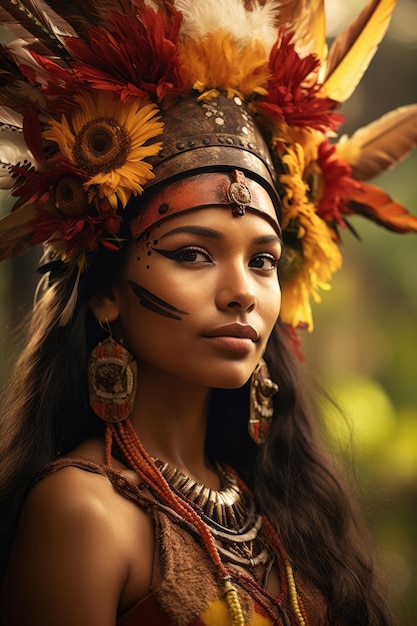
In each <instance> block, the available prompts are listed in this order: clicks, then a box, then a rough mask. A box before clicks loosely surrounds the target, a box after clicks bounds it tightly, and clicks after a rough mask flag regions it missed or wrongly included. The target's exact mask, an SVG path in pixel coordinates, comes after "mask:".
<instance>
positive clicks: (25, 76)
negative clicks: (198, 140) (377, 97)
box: [0, 0, 417, 328]
mask: <svg viewBox="0 0 417 626" xmlns="http://www.w3.org/2000/svg"><path fill="white" fill-rule="evenodd" d="M394 5H395V0H371V1H370V2H369V4H368V5H367V6H366V7H365V8H364V9H363V11H362V13H361V14H360V15H359V17H358V18H357V19H356V20H355V21H354V22H352V24H350V26H349V27H348V28H347V30H346V31H345V32H344V33H343V34H342V35H340V36H339V37H338V38H337V39H336V40H335V42H334V43H333V45H332V47H331V49H330V51H329V53H328V54H327V48H326V41H325V15H324V0H308V1H307V0H303V1H301V2H300V1H299V0H271V1H268V0H228V1H227V2H224V0H153V1H151V0H100V2H98V1H97V0H89V1H88V2H87V0H73V1H66V2H61V1H60V0H13V1H11V0H0V7H1V8H0V18H1V20H2V23H3V26H5V27H6V28H8V29H10V30H11V31H12V32H13V33H14V34H15V35H16V37H17V39H16V40H15V41H13V42H12V43H10V44H8V45H2V47H1V61H0V131H1V147H0V163H1V169H0V186H1V188H3V189H6V188H8V189H10V190H11V195H12V196H15V197H16V198H17V202H16V204H15V206H14V208H13V210H12V212H11V213H10V214H9V215H7V216H6V217H5V218H3V219H2V220H1V221H0V258H1V259H5V258H10V257H12V256H14V255H16V254H19V253H21V252H24V251H25V250H26V249H27V248H28V247H29V246H32V245H33V244H37V243H45V242H46V243H48V244H49V245H50V246H53V247H54V249H55V251H56V254H57V255H58V256H59V257H60V258H61V260H62V262H63V263H64V264H66V266H68V270H69V271H72V270H73V269H74V266H75V267H76V266H78V268H79V269H83V268H84V266H85V264H86V263H87V262H88V255H89V254H90V253H92V252H94V251H95V250H96V249H97V248H98V247H100V246H104V247H107V248H110V249H118V248H119V247H120V245H121V244H122V241H121V237H120V232H121V226H122V224H123V220H124V212H125V207H126V205H127V204H128V203H129V201H130V200H131V198H132V197H134V196H140V195H141V194H142V192H143V190H144V189H145V188H146V187H149V186H150V185H152V184H153V182H155V180H156V181H157V182H158V181H159V178H158V175H159V174H158V171H159V170H158V163H160V162H161V161H163V159H164V156H163V155H164V150H165V148H166V144H167V133H168V131H167V128H168V126H169V121H170V118H171V117H174V112H175V111H176V110H177V107H178V106H179V105H181V106H182V105H183V103H184V101H185V100H187V101H188V102H190V101H191V102H194V103H198V105H199V107H200V109H201V107H205V113H204V114H205V116H206V117H210V116H213V115H214V116H215V117H216V115H217V113H218V115H219V116H221V111H220V112H218V99H220V98H222V99H225V98H227V99H228V100H230V101H232V100H233V101H235V102H237V103H238V104H239V105H242V104H243V105H244V107H245V111H246V112H244V113H241V115H243V116H244V119H246V120H247V121H248V124H247V126H248V127H250V124H251V123H252V122H253V123H254V124H255V126H256V127H257V128H260V129H261V133H262V135H263V139H264V141H265V142H266V143H267V146H268V150H269V153H270V156H271V160H272V163H271V161H269V155H268V157H266V158H265V159H264V160H265V163H266V167H267V169H268V168H269V170H271V171H272V178H273V179H275V184H276V187H277V190H278V193H279V195H280V197H281V201H282V228H283V237H284V244H285V250H286V254H285V257H286V263H285V265H284V267H283V269H282V272H281V282H282V290H283V299H282V311H281V318H282V320H283V321H284V322H286V323H288V324H290V325H291V326H293V327H297V326H300V325H307V326H308V327H310V328H311V327H312V316H311V308H310V298H311V297H313V298H314V299H319V291H320V289H326V288H327V286H328V282H329V279H330V277H331V275H332V274H333V272H335V271H336V270H337V269H338V268H339V267H340V265H341V255H340V250H339V246H338V243H339V239H340V232H341V230H343V228H345V227H346V226H347V225H348V220H349V216H350V215H352V214H355V213H356V214H361V215H364V216H365V217H368V218H370V219H372V220H373V221H375V222H377V223H378V224H381V225H383V226H385V227H386V228H388V229H390V230H393V231H396V232H401V233H404V232H410V231H417V218H416V217H414V216H412V215H410V214H409V213H408V212H407V211H406V210H405V208H404V207H402V206H401V205H400V204H398V203H397V202H395V201H394V200H392V199H391V198H390V197H389V196H388V195H387V194H385V193H384V192H383V191H382V190H380V189H378V188H376V187H373V186H371V185H369V184H368V183H367V182H366V181H368V180H369V179H370V178H372V177H373V176H376V175H377V174H379V173H381V172H382V171H384V170H385V169H387V168H389V167H391V166H393V165H394V164H395V163H397V162H398V161H399V160H400V159H402V158H403V157H405V156H406V155H407V153H408V152H409V151H410V150H411V149H412V148H414V146H415V145H416V143H417V105H411V106H406V107H402V108H399V109H397V110H396V111H394V112H392V113H389V114H387V115H385V116H384V117H382V118H381V119H380V120H379V121H377V122H374V123H373V124H370V125H369V126H367V127H365V128H362V129H360V130H358V131H357V132H356V133H354V134H353V136H352V137H350V138H346V137H342V138H341V139H340V140H339V141H337V137H336V131H337V129H338V128H339V127H340V125H341V124H342V122H343V118H342V116H341V115H340V114H339V113H337V108H338V106H339V105H340V104H341V103H342V102H344V101H345V100H346V99H347V98H348V97H349V96H350V95H351V94H352V92H353V91H354V89H355V87H356V86H357V84H358V82H359V80H360V79H361V77H362V75H363V73H364V71H365V70H366V68H367V66H368V64H369V62H370V60H371V58H372V57H373V55H374V53H375V51H376V49H377V46H378V44H379V42H380V40H381V39H382V37H383V35H384V34H385V31H386V29H387V27H388V24H389V21H390V17H391V14H392V11H393V8H394ZM216 107H217V108H216ZM216 119H217V122H218V127H217V130H218V133H219V141H220V137H222V138H223V139H222V141H223V143H224V144H225V146H226V144H227V143H229V144H233V145H234V147H236V144H237V143H238V141H237V139H236V138H235V137H234V136H232V135H231V136H228V135H227V133H223V134H221V133H222V131H223V130H224V129H223V128H222V123H223V122H222V119H221V117H217V118H216ZM187 124H188V121H187ZM242 128H243V127H242ZM245 128H246V127H245ZM170 132H171V131H170ZM245 132H247V129H246V131H245ZM243 134H244V132H243V130H242V137H241V139H240V144H239V146H237V147H239V148H243V150H241V154H243V152H245V153H246V152H251V151H252V152H253V153H254V154H258V156H259V153H258V152H257V146H255V147H254V146H252V144H251V142H250V141H246V143H245V137H244V136H243ZM169 139H170V141H172V132H171V137H170V138H169ZM174 139H175V138H174ZM193 142H194V140H189V141H188V143H187V145H186V148H187V151H189V150H191V149H194V144H193ZM178 146H179V147H178ZM184 146H185V144H184V143H180V144H178V143H177V150H178V151H180V152H181V151H183V150H184ZM226 147H227V146H226ZM184 158H185V157H184ZM155 177H156V178H155ZM138 206H140V202H139V203H138Z"/></svg>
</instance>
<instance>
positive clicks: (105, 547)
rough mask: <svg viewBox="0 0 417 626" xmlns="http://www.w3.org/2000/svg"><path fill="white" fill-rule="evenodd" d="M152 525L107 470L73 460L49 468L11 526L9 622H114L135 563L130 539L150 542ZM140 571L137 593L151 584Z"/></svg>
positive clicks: (45, 625) (7, 589)
mask: <svg viewBox="0 0 417 626" xmlns="http://www.w3.org/2000/svg"><path fill="white" fill-rule="evenodd" d="M134 532H135V533H136V535H134ZM151 533H152V527H151V523H150V520H149V518H148V516H147V514H146V513H145V512H144V511H142V510H141V509H140V508H138V507H137V506H135V505H134V504H133V503H132V502H130V501H128V500H127V499H126V498H123V496H121V495H120V494H119V493H117V492H116V491H115V490H114V489H113V487H112V484H111V483H110V481H109V480H108V478H107V477H106V476H105V475H102V474H97V473H94V472H86V471H83V470H82V469H79V468H77V467H71V466H70V467H65V468H63V469H60V470H59V471H56V472H53V473H51V474H49V475H48V476H46V477H45V478H44V479H43V480H41V481H40V482H39V483H38V484H37V485H36V486H35V487H34V488H33V489H32V490H31V491H30V493H29V494H28V497H27V500H26V502H25V505H24V508H23V510H22V514H21V519H20V522H19V526H18V529H17V532H16V537H15V541H14V546H13V550H12V554H11V559H10V564H9V567H8V572H7V576H6V586H5V592H4V594H3V597H6V595H7V601H6V604H7V605H8V606H7V611H9V613H12V614H13V615H14V616H15V615H16V614H17V615H18V616H19V617H18V618H16V617H14V619H13V620H12V621H11V622H10V623H11V624H16V625H19V626H20V624H24V623H29V622H30V623H31V624H33V625H35V624H42V626H49V624H51V625H52V624H53V623H55V624H56V623H60V624H62V625H64V624H65V625H66V624H67V623H68V624H70V623H71V624H74V623H77V625H79V626H83V625H84V624H88V625H89V626H94V625H95V624H100V625H101V626H107V624H108V625H109V626H110V625H114V623H115V622H114V616H115V615H116V614H117V611H118V609H120V607H123V604H124V601H123V597H124V593H125V587H126V584H127V582H128V580H129V577H130V574H129V572H130V570H131V567H132V562H131V559H132V546H131V545H130V542H131V540H133V541H138V539H137V538H136V537H140V538H141V543H142V545H148V544H149V543H151V542H152V535H151ZM139 548H140V545H139ZM144 572H145V573H146V575H145V574H144V576H143V579H140V580H139V581H138V584H136V586H135V589H134V593H135V594H136V595H139V596H140V595H141V594H142V592H146V591H147V590H148V587H147V585H148V578H149V577H150V576H149V575H148V574H147V569H146V567H145V568H144ZM22 600H24V602H23V603H22ZM22 605H24V606H22ZM62 611H65V612H66V617H65V618H64V617H63V615H62V614H61V613H62ZM110 616H111V617H110ZM7 623H9V622H7Z"/></svg>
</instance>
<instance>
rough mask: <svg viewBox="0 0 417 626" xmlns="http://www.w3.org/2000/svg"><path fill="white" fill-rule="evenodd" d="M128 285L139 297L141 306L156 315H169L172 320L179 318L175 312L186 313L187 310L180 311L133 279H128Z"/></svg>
mask: <svg viewBox="0 0 417 626" xmlns="http://www.w3.org/2000/svg"><path fill="white" fill-rule="evenodd" d="M127 282H128V285H129V286H130V287H131V289H132V291H133V293H134V294H135V296H136V297H137V298H138V299H139V301H140V303H141V305H142V306H144V307H145V308H146V309H149V310H150V311H153V312H154V313H157V314H158V315H163V316H164V317H169V318H170V319H172V320H181V317H179V315H175V314H176V313H180V314H181V315H188V313H187V311H181V309H177V307H175V306H173V305H172V304H169V302H165V300H162V299H161V298H158V296H156V295H155V294H154V293H152V292H151V291H148V289H145V288H144V287H141V285H138V284H137V283H135V282H134V281H133V280H128V281H127Z"/></svg>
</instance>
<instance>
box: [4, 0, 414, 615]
mask: <svg viewBox="0 0 417 626" xmlns="http://www.w3.org/2000/svg"><path fill="white" fill-rule="evenodd" d="M364 4H365V2H364V1H362V0H328V2H327V5H328V6H327V14H328V30H329V34H330V37H331V36H332V35H334V34H336V33H338V32H340V31H341V30H342V28H343V27H344V25H345V24H347V23H348V21H349V20H350V19H351V18H352V17H353V16H355V15H356V14H357V13H358V11H359V10H360V9H361V8H362V7H363V6H364ZM416 24H417V0H399V1H398V5H397V8H396V10H395V12H394V18H393V20H392V23H391V26H390V28H389V31H388V34H387V36H386V38H385V40H384V42H383V43H382V44H381V46H380V49H379V51H378V53H377V55H376V57H375V58H374V60H373V62H372V64H371V66H370V68H369V69H368V71H367V73H366V75H365V78H364V79H363V81H362V83H361V85H360V86H359V87H358V88H357V90H356V92H355V94H354V95H353V96H352V97H351V98H350V99H349V101H348V102H347V103H345V105H344V106H343V109H342V112H343V113H344V114H345V115H346V117H347V122H346V124H345V126H344V127H343V128H342V133H344V132H346V133H348V134H351V133H352V132H354V130H356V129H357V128H359V127H361V126H363V125H365V124H367V123H368V122H370V121H372V120H374V119H376V118H377V117H379V116H380V115H382V114H384V113H386V112H388V111H389V110H391V109H394V108H396V107H397V106H400V105H402V104H409V103H412V102H417V27H416ZM374 182H375V183H376V184H380V185H381V186H383V187H384V189H386V190H387V191H388V192H389V193H391V195H392V196H393V197H395V198H396V199H398V200H399V201H401V202H402V203H404V204H405V205H406V206H407V207H408V208H409V209H410V210H411V211H412V212H414V213H415V214H417V151H416V154H413V155H412V156H411V157H409V158H408V159H407V160H406V161H404V162H403V163H401V164H400V165H399V166H398V167H397V169H396V170H394V171H391V172H388V173H386V174H384V175H383V176H381V177H380V178H379V179H378V180H375V181H374ZM4 197H5V196H4V194H2V200H3V198H4ZM10 206H11V203H10V202H9V201H8V200H7V199H6V200H5V201H3V202H2V211H5V210H6V209H7V207H10ZM351 221H352V224H353V226H354V227H355V228H356V230H357V231H359V233H360V235H361V241H358V240H356V239H355V238H354V237H353V236H352V235H351V234H350V233H349V232H345V233H343V256H344V267H343V269H342V270H341V271H340V272H339V273H338V274H337V275H336V276H335V277H334V279H333V284H332V289H331V291H330V292H327V293H323V301H322V302H321V303H320V304H318V305H314V320H315V329H314V332H313V333H311V334H306V333H305V334H303V335H302V342H303V349H304V352H305V354H306V357H307V362H308V363H310V365H312V366H313V368H314V371H315V372H316V374H317V376H318V378H319V380H320V382H321V383H322V384H323V386H324V387H325V389H326V390H327V391H328V392H329V394H330V395H331V396H332V397H333V398H334V399H335V400H336V403H337V404H338V405H339V406H340V408H341V409H342V413H341V412H340V411H338V410H335V409H334V407H333V406H332V404H331V403H330V402H328V403H326V404H324V405H323V414H324V416H325V422H326V425H327V430H328V434H329V440H330V442H331V445H332V446H333V448H334V450H335V453H336V454H337V455H338V456H340V458H341V459H342V462H343V463H348V464H349V465H352V464H353V465H354V467H355V474H356V480H357V483H358V489H359V497H360V499H361V502H362V506H363V509H364V513H365V516H366V518H367V521H368V524H369V525H370V527H371V530H372V534H373V537H374V539H375V543H376V550H377V554H378V557H379V561H380V563H381V565H382V567H383V569H384V570H385V573H386V577H387V580H388V584H389V589H390V593H391V601H392V603H393V605H394V607H395V608H396V610H397V612H398V615H399V617H400V623H401V624H403V625H404V626H416V624H417V530H416V527H417V269H416V268H417V235H395V234H392V233H388V232H385V231H383V230H382V229H381V228H378V227H376V226H375V225H373V224H368V223H366V221H365V220H363V219H361V218H359V217H358V218H352V220H351ZM39 254H40V252H39V250H38V251H34V252H32V253H30V254H29V255H27V256H25V257H23V258H20V259H17V260H15V261H13V262H4V263H2V264H1V265H0V328H1V329H2V340H1V342H0V377H1V378H3V377H4V375H5V373H7V370H8V362H9V358H10V357H9V355H10V353H11V348H10V347H11V341H12V340H11V337H13V329H14V328H15V327H16V325H17V323H18V322H19V320H20V319H21V318H22V316H23V315H24V313H25V312H26V311H27V310H28V309H29V308H30V306H31V300H32V297H33V291H34V287H35V284H36V281H37V278H36V275H35V271H34V270H35V268H36V264H37V260H38V257H39Z"/></svg>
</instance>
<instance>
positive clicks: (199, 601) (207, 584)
mask: <svg viewBox="0 0 417 626" xmlns="http://www.w3.org/2000/svg"><path fill="white" fill-rule="evenodd" d="M64 467H77V468H79V469H82V470H85V471H89V472H93V473H97V474H101V475H103V476H106V477H107V478H108V479H109V480H110V482H111V483H112V485H113V487H114V488H115V489H116V490H117V491H118V493H119V494H121V495H122V496H123V497H126V498H128V499H129V500H132V501H134V502H135V503H136V504H137V505H138V506H140V507H141V508H143V509H146V511H147V512H148V513H149V515H151V516H152V519H153V522H154V528H155V558H154V570H153V576H152V586H151V589H150V591H149V594H148V595H147V596H146V597H145V598H143V599H142V600H140V601H139V602H138V603H137V604H136V605H134V606H133V607H132V608H131V609H130V610H129V611H128V612H127V613H125V614H124V615H121V616H119V618H118V621H117V626H139V625H141V624H152V626H229V624H230V616H229V612H228V609H227V604H226V602H224V600H223V599H222V598H221V596H220V591H219V587H218V581H217V578H216V572H215V569H214V566H213V563H212V561H211V560H210V558H209V557H208V555H207V553H206V551H205V549H204V548H203V547H202V545H201V544H200V542H199V539H198V536H196V535H195V533H194V532H193V531H192V530H191V528H190V527H189V526H188V524H187V523H186V522H184V521H183V520H181V518H179V517H178V516H177V515H176V514H175V513H174V512H173V511H171V510H170V509H169V508H167V507H164V506H163V505H161V504H159V503H158V502H157V501H156V500H155V499H154V498H152V496H148V495H146V493H145V492H144V491H143V489H141V488H140V487H137V486H136V485H134V484H133V483H131V482H130V481H128V480H127V479H126V478H125V477H124V476H123V475H122V474H121V473H120V472H118V471H116V470H114V469H112V468H109V467H107V466H104V465H96V464H95V463H91V462H89V461H86V460H85V459H78V458H65V459H59V460H58V461H55V462H53V463H51V464H49V465H48V466H47V467H46V468H44V470H43V471H42V473H41V475H40V476H39V480H40V479H42V478H44V477H45V476H47V475H49V474H50V473H53V472H56V471H58V470H60V469H62V468H64ZM277 568H278V574H279V579H280V582H281V591H280V595H279V596H278V597H277V598H271V597H270V596H269V595H268V594H265V593H264V592H263V590H262V589H261V588H260V587H259V586H258V585H256V584H254V583H253V581H252V579H250V578H249V577H248V576H245V575H243V574H239V573H238V572H237V571H236V570H233V569H231V568H230V574H231V575H232V576H233V578H234V580H235V582H236V585H237V587H238V592H239V597H240V601H241V604H242V608H243V611H244V617H245V626H297V624H298V623H297V622H296V621H295V620H294V617H293V612H292V610H291V607H290V598H289V594H288V588H287V584H286V579H285V571H284V566H283V563H277ZM294 576H295V579H296V584H297V591H298V600H299V603H300V605H301V606H302V607H303V613H304V614H305V616H306V618H307V619H306V625H307V626H330V624H329V622H328V620H327V619H326V608H327V607H326V604H325V601H324V599H323V596H322V594H321V593H320V592H319V591H318V590H317V589H314V588H313V587H312V586H311V585H310V584H308V583H307V582H306V581H304V580H302V579H301V578H300V576H299V575H298V574H297V572H294Z"/></svg>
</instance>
